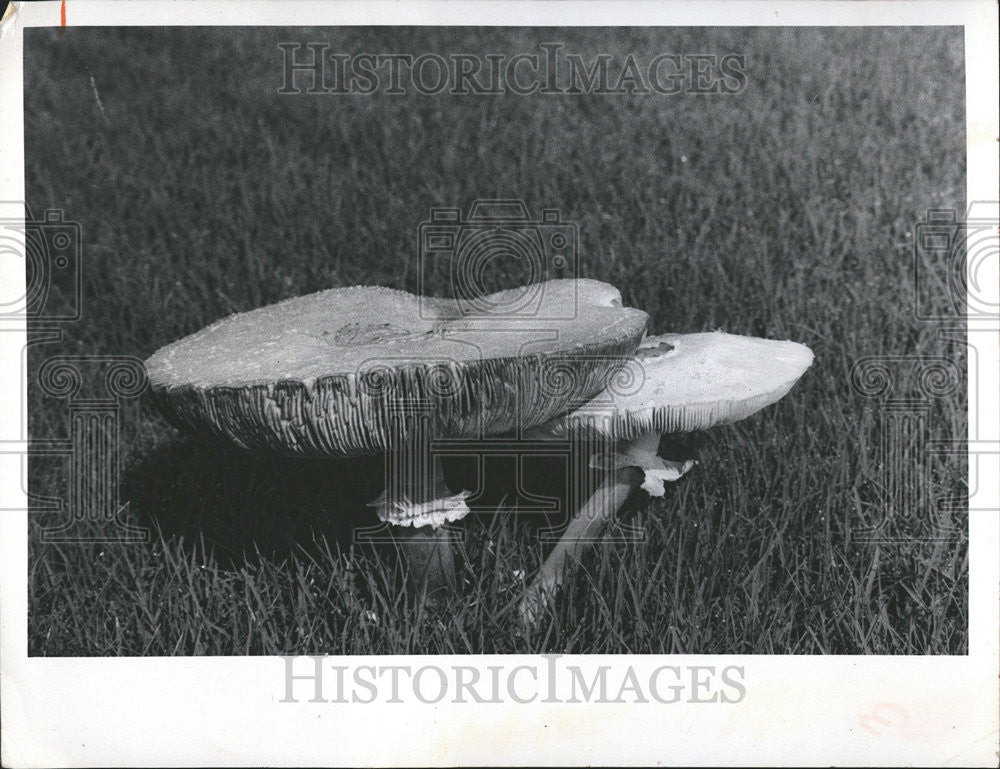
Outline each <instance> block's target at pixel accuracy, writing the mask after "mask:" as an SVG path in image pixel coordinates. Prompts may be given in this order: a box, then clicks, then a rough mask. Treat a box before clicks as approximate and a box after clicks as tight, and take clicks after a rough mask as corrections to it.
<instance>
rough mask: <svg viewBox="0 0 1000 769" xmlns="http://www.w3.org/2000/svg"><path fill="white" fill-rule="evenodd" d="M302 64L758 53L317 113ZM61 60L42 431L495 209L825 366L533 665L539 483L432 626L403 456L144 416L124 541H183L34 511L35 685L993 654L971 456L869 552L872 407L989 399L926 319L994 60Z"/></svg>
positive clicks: (44, 129) (707, 43)
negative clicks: (96, 363) (73, 263)
mask: <svg viewBox="0 0 1000 769" xmlns="http://www.w3.org/2000/svg"><path fill="white" fill-rule="evenodd" d="M284 40H300V41H303V42H306V41H309V40H321V41H330V42H331V44H332V47H333V48H334V49H337V50H342V51H346V52H352V51H396V52H412V53H414V54H419V53H421V52H424V51H439V52H443V53H448V52H453V51H469V50H475V51H485V52H507V53H510V54H513V53H516V52H523V51H526V52H532V51H534V50H536V48H537V44H538V43H539V42H542V41H548V40H561V41H564V42H565V43H566V45H567V49H568V50H570V51H575V52H580V53H582V54H584V55H585V56H586V57H589V56H593V55H596V54H597V53H599V52H607V53H611V54H612V55H615V56H622V55H624V54H625V53H627V52H629V51H632V52H635V53H636V54H637V56H638V57H639V58H640V60H642V59H643V57H644V59H645V60H649V59H651V58H652V57H653V56H654V55H656V54H657V53H660V52H663V51H667V52H680V53H702V52H708V53H719V54H722V53H730V52H733V53H741V54H745V55H746V57H747V72H748V83H747V87H746V89H745V90H744V91H743V92H742V93H740V94H738V95H731V96H683V95H682V96H669V97H668V96H659V97H658V96H596V95H588V96H559V97H552V96H541V95H535V96H527V97H518V96H505V97H489V96H487V97H474V96H449V95H444V96H438V97H427V96H420V95H417V94H413V93H409V94H407V95H406V96H391V95H385V94H375V95H372V96H369V97H343V96H340V97H333V96H330V97H309V96H281V95H278V94H276V93H275V90H276V88H277V86H278V85H279V77H280V58H279V56H278V49H277V48H276V44H277V43H278V42H280V41H284ZM25 48H26V54H27V55H26V62H25V78H26V83H25V120H26V126H25V128H26V137H27V138H26V155H27V158H28V163H27V168H26V175H27V190H28V202H29V204H30V206H31V208H32V210H33V211H35V212H36V215H38V212H40V211H41V210H43V209H45V208H61V209H63V210H64V211H65V212H66V217H67V218H68V219H72V220H75V221H78V222H80V223H81V226H82V228H83V233H84V241H85V269H84V273H83V279H84V283H83V291H84V313H83V317H82V319H81V320H80V321H79V322H78V323H76V324H73V325H71V326H69V327H67V328H66V329H65V333H64V335H63V338H62V339H60V340H57V341H49V342H44V343H39V344H36V345H33V346H32V347H31V348H29V355H28V377H29V430H30V435H31V437H32V438H33V439H41V438H52V437H60V436H64V435H66V433H67V429H68V427H67V425H68V416H67V407H66V403H65V401H64V400H60V399H56V398H51V397H49V396H47V395H45V394H44V393H43V392H42V391H41V390H40V389H39V388H38V386H37V383H36V381H35V378H36V376H37V373H38V369H39V366H40V365H41V364H42V362H43V361H44V360H45V359H47V358H49V357H51V356H54V355H60V354H115V355H132V356H137V357H139V358H145V357H146V356H148V355H149V354H150V353H152V352H153V351H154V350H155V349H156V348H157V347H159V346H160V345H163V344H165V343H167V342H169V341H172V340H174V339H176V338H178V337H180V336H182V335H185V334H188V333H191V332H193V331H195V330H197V329H199V328H201V327H202V326H204V325H205V324H207V323H209V322H211V321H213V320H215V319H217V318H219V317H221V316H223V315H225V314H228V313H231V312H234V311H239V310H246V309H250V308H253V307H256V306H259V305H262V304H266V303H269V302H273V301H276V300H279V299H282V298H286V297H289V296H294V295H298V294H302V293H307V292H310V291H315V290H319V289H322V288H327V287H330V286H338V285H351V284H357V283H368V284H384V285H389V286H393V287H398V288H404V289H410V290H414V289H415V288H416V285H417V277H418V275H417V269H418V268H417V264H418V260H417V258H416V256H417V239H416V232H417V226H418V224H419V222H421V221H423V220H425V219H426V218H427V217H428V214H429V211H430V209H431V208H432V207H435V206H442V205H444V206H448V205H462V206H463V207H464V206H466V205H467V204H468V203H469V202H471V201H472V200H473V199H475V198H484V197H519V198H523V199H525V200H526V202H527V204H528V206H529V208H530V209H531V210H532V211H533V212H540V210H541V209H542V208H543V207H558V208H559V209H560V210H561V212H562V215H563V216H564V217H565V218H566V219H567V220H570V221H574V222H577V223H578V224H579V228H580V255H581V258H580V273H581V274H582V275H584V276H587V277H593V278H597V279H600V280H605V281H608V282H610V283H613V284H615V285H616V286H618V287H620V288H621V290H622V292H623V294H624V296H625V299H626V302H627V303H628V304H631V305H633V306H637V307H641V308H643V309H645V310H646V311H648V312H649V314H650V329H651V331H652V332H655V333H659V332H663V331H668V330H669V331H677V332H693V331H700V330H706V329H714V328H723V329H725V330H726V331H729V332H732V333H740V334H752V335H757V336H767V337H774V338H780V339H794V340H797V341H801V342H803V343H805V344H808V345H809V346H810V347H811V348H812V349H813V350H814V352H815V353H816V363H815V364H814V366H813V368H812V369H811V370H810V372H809V373H808V374H807V375H806V376H805V378H804V379H803V380H802V381H801V382H800V383H799V385H797V386H796V388H795V389H794V390H793V391H792V392H791V393H790V394H789V395H788V396H787V397H786V398H785V399H784V400H783V401H782V402H780V403H779V404H777V405H776V406H773V407H771V408H769V409H767V410H766V411H764V412H762V413H761V414H758V415H756V416H755V417H753V418H751V419H749V420H747V421H745V422H743V423H740V424H738V425H735V426H732V427H723V428H718V429H715V430H712V431H709V432H706V433H705V434H702V435H698V436H695V437H694V438H693V439H692V441H690V442H689V443H688V445H687V446H686V447H681V448H679V449H677V450H678V451H682V452H686V451H688V450H695V451H696V452H697V457H698V459H699V462H700V465H699V467H698V468H697V470H696V471H695V472H694V473H692V474H691V475H690V476H688V477H686V478H685V479H683V480H682V481H681V482H679V483H677V484H676V485H675V486H674V487H673V488H671V489H669V490H668V494H667V495H666V497H664V498H663V499H662V500H657V501H650V500H649V499H648V498H639V497H638V496H636V497H635V498H633V499H632V500H630V503H629V505H628V509H627V511H626V514H625V515H624V516H623V517H622V518H621V520H620V521H618V522H617V523H616V524H615V526H613V527H612V531H611V534H612V535H618V538H619V539H621V538H623V537H625V535H628V534H629V533H630V532H631V533H634V532H640V533H641V534H642V536H641V537H640V539H641V541H638V542H636V541H632V542H614V541H609V542H608V543H607V544H604V545H602V546H600V547H597V548H595V549H594V551H593V553H592V554H591V555H590V556H588V557H587V558H586V559H585V560H584V562H583V563H582V564H581V568H580V569H579V570H578V571H577V572H576V574H575V576H574V578H573V580H572V581H571V583H570V584H569V586H568V588H567V589H566V590H565V591H564V592H563V594H562V595H561V596H560V597H559V600H558V602H557V605H556V606H555V607H554V610H553V612H552V614H551V616H549V617H547V618H546V621H545V622H544V626H543V628H542V629H541V630H540V631H539V632H538V633H537V634H534V635H532V636H530V637H524V636H523V635H522V634H521V633H520V632H519V630H518V628H517V623H516V621H515V614H514V607H515V604H516V600H517V598H518V597H519V594H520V591H521V590H522V589H523V586H524V580H525V579H528V578H530V576H531V575H532V574H533V573H534V572H535V571H536V569H537V568H538V566H539V564H540V562H541V560H542V558H543V556H544V554H545V551H544V547H543V545H542V544H541V542H540V541H539V538H538V536H537V534H538V531H539V529H540V527H542V526H543V525H545V523H546V522H545V521H544V520H540V519H539V517H538V516H537V515H527V514H524V513H518V506H517V504H516V500H515V498H516V493H515V490H514V488H513V485H512V480H511V476H510V472H509V468H505V467H500V466H496V467H494V468H493V469H492V472H491V481H490V488H489V489H488V490H487V494H486V496H485V497H484V500H483V505H482V507H481V508H480V509H479V510H478V511H477V515H475V516H473V517H470V518H469V519H466V521H465V522H464V523H463V531H464V541H463V543H462V545H461V548H460V549H461V557H460V559H459V560H458V564H459V568H460V574H461V586H460V591H459V594H458V595H456V596H454V597H453V598H452V599H451V600H450V602H449V603H448V604H447V605H446V606H444V607H442V608H440V609H438V610H428V609H427V608H426V607H420V606H411V605H408V604H407V602H406V598H405V596H404V595H403V594H402V593H401V591H400V590H399V585H400V581H401V574H400V571H399V566H398V562H397V560H396V558H395V556H394V554H393V553H392V552H391V551H389V550H387V549H386V548H385V547H383V546H377V545H365V544H355V543H354V536H353V534H354V533H355V532H356V531H358V529H359V527H364V526H368V525H370V524H371V523H372V514H371V511H370V509H366V508H365V506H364V503H365V502H366V501H368V500H369V499H371V498H372V497H374V496H376V495H377V493H378V490H379V488H380V486H381V481H382V466H381V463H380V461H379V460H378V459H366V460H358V461H349V462H347V461H345V462H337V461H331V462H295V461H291V460H277V461H274V460H265V459H255V458H252V457H247V456H243V455H239V454H236V453H233V452H230V451H228V450H220V449H217V448H214V447H208V446H204V445H200V444H198V443H195V442H193V441H191V440H190V439H188V438H185V437H183V436H180V435H179V434H178V433H177V432H176V431H175V430H173V429H172V428H170V427H169V426H168V425H167V424H166V423H165V422H164V421H163V420H162V419H161V418H160V417H159V416H158V415H157V414H156V413H155V412H154V411H153V410H152V409H151V408H150V405H149V403H148V402H146V401H145V400H144V399H133V400H125V401H123V403H122V408H121V436H120V452H121V459H122V463H123V467H124V472H123V476H124V477H123V482H122V486H121V491H120V493H121V501H122V504H123V506H124V512H123V514H124V515H125V516H126V518H127V519H128V520H129V521H131V522H133V523H136V524H138V525H141V526H144V527H145V528H146V529H147V530H149V531H150V532H151V537H150V540H149V542H147V543H140V544H122V543H119V544H114V543H105V544H86V543H60V544H57V543H52V542H46V541H44V539H43V537H42V531H43V528H44V527H46V526H51V525H53V524H54V523H55V522H56V521H57V520H60V519H59V517H58V516H54V515H53V514H52V513H46V512H44V511H43V510H42V509H41V507H40V505H38V504H37V502H36V503H35V504H33V510H32V512H31V515H30V523H31V525H30V541H29V572H30V573H29V597H30V601H29V604H30V610H29V639H28V641H29V652H30V653H31V654H32V655H170V654H277V653H286V654H292V653H322V652H329V653H354V654H378V653H400V652H412V653H491V652H539V651H559V652H580V653H584V652H585V653H599V652H630V653H652V652H671V653H672V652H685V653H795V654H815V653H836V654H841V653H879V654H960V653H965V652H966V650H967V636H968V633H967V630H968V628H967V625H968V557H967V533H966V517H965V513H964V509H963V504H962V500H963V499H964V498H965V496H966V494H967V488H966V485H965V484H966V481H965V479H966V461H965V458H964V456H945V455H932V456H928V455H927V453H926V451H925V450H924V445H923V439H922V438H921V437H919V436H917V437H911V438H910V439H909V442H908V443H905V444H904V450H905V451H907V452H910V453H909V454H906V455H904V456H902V458H901V460H900V461H903V462H916V461H926V462H927V463H928V482H927V488H921V489H918V490H917V491H918V492H920V493H921V494H925V495H926V498H927V499H930V500H931V502H930V503H928V504H926V505H922V506H920V507H919V508H918V509H907V510H904V511H902V513H903V514H902V515H901V516H900V518H899V519H898V520H897V521H896V529H895V532H896V533H897V534H898V535H899V538H898V540H896V541H883V542H880V543H871V542H866V541H863V537H861V536H859V534H860V532H862V531H863V530H865V529H868V528H870V527H872V526H874V525H875V524H876V523H877V522H878V521H879V520H880V516H881V513H880V511H881V510H883V509H885V505H887V504H891V503H892V502H893V501H894V500H895V499H896V498H895V497H894V496H893V494H894V493H895V492H893V491H892V489H891V481H892V472H893V469H892V468H891V467H887V466H886V464H885V458H883V457H880V454H879V452H878V446H879V445H880V444H879V442H880V440H881V438H882V436H883V434H884V433H885V430H886V427H885V418H886V414H887V412H886V411H885V410H884V406H885V403H884V401H881V400H879V399H877V398H868V397H864V396H863V395H861V394H859V393H858V392H857V391H856V389H855V388H854V387H852V384H851V369H852V366H853V365H854V364H855V362H857V361H858V360H860V359H861V358H864V357H866V356H873V355H874V356H879V355H902V356H913V357H914V358H917V359H919V358H922V357H926V356H946V357H948V358H950V359H952V360H954V361H956V363H957V365H958V367H959V369H958V370H959V371H961V372H963V374H964V372H965V348H964V346H963V345H962V344H961V343H959V342H957V341H955V340H954V339H951V338H950V337H948V336H947V335H945V334H942V333H941V330H940V328H939V327H937V326H935V325H933V324H928V323H922V322H919V321H918V320H916V318H915V316H914V307H915V301H916V291H917V288H916V286H915V284H914V281H913V276H912V274H911V272H912V262H911V248H912V242H913V233H914V225H915V224H916V222H918V221H919V220H921V219H922V218H923V216H924V213H925V211H926V209H928V208H954V209H957V210H962V208H963V207H964V184H965V130H964V101H963V93H964V86H963V83H964V78H963V64H962V61H963V50H962V37H961V30H955V29H929V28H907V29H902V28H900V29H804V30H783V29H763V28H762V29H751V30H735V29H716V30H709V31H704V30H694V29H682V30H670V29H662V30H632V29H620V30H615V31H601V30H589V29H572V30H544V31H538V30H523V29H514V30H505V29H492V30H472V29H454V30H447V29H442V30H434V29H418V30H405V29H382V30H371V29H357V30H349V31H330V30H279V29H271V30H257V31H253V30H232V31H227V30H221V31H220V30H211V29H162V30H139V29H126V30H115V29H85V28H72V29H69V30H68V31H67V32H66V33H65V34H64V35H63V36H62V37H60V38H58V39H57V38H56V37H55V35H54V34H53V32H52V31H51V30H26V43H25ZM923 266H924V268H926V269H931V268H934V267H936V266H937V265H933V264H925V265H923ZM508 277H509V278H510V279H512V280H514V279H516V278H517V275H516V272H515V271H512V272H511V275H510V276H508ZM441 288H442V289H443V288H444V286H441ZM932 299H933V300H934V301H935V302H936V303H937V304H938V306H939V308H943V307H944V306H946V303H947V302H948V301H949V299H950V298H949V297H948V296H947V295H946V294H945V293H944V292H941V291H938V292H937V293H936V294H934V296H933V297H932ZM907 370H909V369H907ZM899 373H900V376H902V375H903V369H902V368H901V369H900V370H899ZM963 384H964V382H963ZM906 385H907V383H906V382H901V383H900V386H901V387H905V386H906ZM964 389H965V388H964V386H963V387H961V388H959V390H960V391H959V392H958V393H957V394H955V395H952V396H949V397H938V398H926V399H925V403H926V406H927V409H928V410H927V413H926V420H927V422H926V425H927V427H926V431H927V432H926V437H927V438H930V439H933V440H964V438H965V436H966V423H967V422H966V419H967V418H966V408H967V406H966V398H965V394H964ZM911 392H912V391H911ZM664 450H665V451H669V450H670V449H669V447H665V448H664ZM894 459H900V458H899V457H895V458H894V457H889V460H890V462H891V461H893V460H894ZM445 469H446V473H447V474H448V475H449V478H450V480H451V482H452V485H453V487H454V488H457V487H459V485H460V484H461V483H462V481H463V479H466V480H467V479H468V473H469V468H468V467H467V466H464V465H463V463H462V462H460V461H453V462H450V463H447V464H446V468H445ZM549 470H550V468H549V469H547V468H546V467H545V466H544V463H543V464H536V465H534V466H532V467H530V468H529V475H530V482H531V483H532V484H534V486H532V487H531V488H532V490H534V489H540V490H543V491H545V490H547V491H548V492H549V493H554V494H559V489H558V487H557V486H553V482H552V480H551V478H552V475H553V474H552V473H551V472H550V471H549ZM463 474H464V475H463ZM65 476H66V470H65V466H64V465H62V464H59V463H58V462H55V461H52V460H47V459H32V461H31V463H30V473H29V480H30V488H31V491H32V494H33V495H41V496H65V493H66V480H65ZM941 500H945V501H948V500H950V501H951V504H941ZM104 531H106V529H105V530H104Z"/></svg>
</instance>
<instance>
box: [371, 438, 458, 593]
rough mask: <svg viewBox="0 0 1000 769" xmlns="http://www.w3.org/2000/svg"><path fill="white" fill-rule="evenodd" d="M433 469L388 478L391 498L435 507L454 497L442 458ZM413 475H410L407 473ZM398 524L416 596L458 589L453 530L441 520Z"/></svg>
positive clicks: (433, 460) (409, 580) (408, 576)
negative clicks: (418, 523)
mask: <svg viewBox="0 0 1000 769" xmlns="http://www.w3.org/2000/svg"><path fill="white" fill-rule="evenodd" d="M430 462H431V466H430V467H429V468H427V470H428V471H429V473H428V474H427V475H423V476H422V477H421V475H422V474H420V473H418V474H417V475H415V476H410V475H409V473H402V474H401V476H402V477H400V476H394V477H390V478H387V479H386V481H387V500H388V501H389V503H390V504H391V503H392V502H397V503H399V504H403V505H406V506H407V507H408V508H409V509H410V510H415V509H418V508H421V507H427V508H433V507H434V506H435V505H436V504H438V503H440V502H442V501H445V500H447V499H449V498H450V492H449V491H448V486H447V485H446V484H445V480H444V472H443V471H442V468H441V459H440V458H439V457H437V456H434V457H432V458H430ZM407 476H409V477H407ZM416 524H417V522H416V521H415V522H414V523H412V524H397V525H394V526H393V527H392V529H393V537H394V538H395V540H396V544H397V546H398V547H399V550H400V553H401V555H402V557H403V561H404V563H405V565H406V579H407V587H408V589H409V591H410V593H411V595H413V596H414V597H419V596H421V595H428V596H429V595H432V594H436V593H438V592H440V591H444V590H448V591H454V590H455V588H456V584H457V583H456V581H455V561H454V556H453V553H452V546H451V539H450V536H449V534H450V533H449V531H448V530H447V529H446V528H445V527H444V526H443V525H441V524H437V523H428V524H425V525H416Z"/></svg>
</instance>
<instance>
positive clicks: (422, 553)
mask: <svg viewBox="0 0 1000 769" xmlns="http://www.w3.org/2000/svg"><path fill="white" fill-rule="evenodd" d="M449 534H450V532H449V531H448V530H447V529H444V528H434V527H432V526H420V527H419V528H414V527H412V526H397V527H394V531H393V536H394V538H395V540H396V544H397V545H398V547H399V549H400V551H401V553H402V555H403V560H404V562H405V564H406V570H407V575H406V584H407V589H408V591H409V593H410V595H411V596H412V597H413V598H417V599H419V598H420V597H422V596H428V597H432V596H433V597H438V596H440V595H443V594H444V593H445V592H447V593H448V594H450V593H453V592H454V591H455V590H456V589H457V583H456V580H455V558H454V554H453V552H452V545H451V540H450V538H449Z"/></svg>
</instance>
